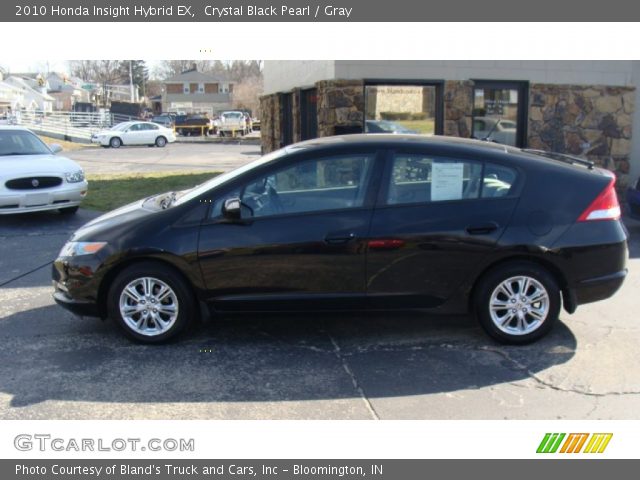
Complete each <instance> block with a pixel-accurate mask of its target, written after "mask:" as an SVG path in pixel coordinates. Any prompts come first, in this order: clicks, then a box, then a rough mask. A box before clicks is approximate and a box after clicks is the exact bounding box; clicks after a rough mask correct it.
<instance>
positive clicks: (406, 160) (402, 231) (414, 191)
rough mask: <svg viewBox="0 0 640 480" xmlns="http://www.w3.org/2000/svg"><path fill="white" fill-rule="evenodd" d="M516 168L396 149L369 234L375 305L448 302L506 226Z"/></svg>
mask: <svg viewBox="0 0 640 480" xmlns="http://www.w3.org/2000/svg"><path fill="white" fill-rule="evenodd" d="M519 178H520V176H519V174H518V172H517V170H515V169H513V168H510V167H507V166H504V165H500V164H497V163H492V162H488V161H481V160H475V159H469V158H455V157H451V156H439V155H434V154H431V153H429V151H428V150H426V151H415V150H414V151H405V152H403V151H394V152H389V154H388V156H387V164H386V169H385V174H384V176H383V179H382V187H381V189H380V194H379V197H378V204H377V206H376V208H375V211H374V214H373V218H372V223H371V230H370V234H369V241H368V254H367V293H368V296H369V303H370V306H372V307H374V308H381V307H385V306H396V307H401V308H434V307H438V306H439V305H441V304H442V303H444V302H445V301H446V300H447V299H448V298H449V297H451V296H452V295H453V293H454V292H455V291H456V289H457V288H458V287H459V286H460V285H461V284H462V283H463V281H464V280H465V279H466V278H467V277H468V276H469V275H470V273H471V272H472V271H473V269H474V266H475V265H477V263H478V262H479V261H480V260H481V259H482V258H483V257H484V256H485V255H487V254H488V253H489V252H491V251H492V250H493V249H494V247H495V245H496V242H497V241H498V239H499V238H500V236H501V235H502V233H503V232H504V229H505V227H506V226H507V224H508V222H509V219H510V218H511V215H512V213H513V211H514V208H515V206H516V203H517V190H518V188H519V185H518V182H519Z"/></svg>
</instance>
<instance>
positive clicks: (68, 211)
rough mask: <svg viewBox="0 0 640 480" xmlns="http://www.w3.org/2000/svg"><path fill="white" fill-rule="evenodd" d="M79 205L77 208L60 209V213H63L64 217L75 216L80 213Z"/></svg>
mask: <svg viewBox="0 0 640 480" xmlns="http://www.w3.org/2000/svg"><path fill="white" fill-rule="evenodd" d="M78 208H80V207H78V205H76V206H75V207H67V208H59V209H58V211H59V212H60V213H62V214H63V215H73V214H74V213H76V212H77V211H78Z"/></svg>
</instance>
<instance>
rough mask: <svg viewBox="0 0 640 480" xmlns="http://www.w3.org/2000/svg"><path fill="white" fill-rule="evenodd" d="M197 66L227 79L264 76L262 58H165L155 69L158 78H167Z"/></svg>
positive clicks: (203, 71) (240, 79)
mask: <svg viewBox="0 0 640 480" xmlns="http://www.w3.org/2000/svg"><path fill="white" fill-rule="evenodd" d="M194 67H195V68H196V69H197V70H198V71H199V72H202V73H209V74H211V75H213V76H216V77H220V78H222V79H225V80H232V81H234V82H240V81H242V80H243V79H245V78H249V77H261V76H262V60H163V61H162V62H160V64H159V65H158V66H157V67H156V69H155V70H154V75H155V77H156V78H158V79H166V78H169V77H173V76H175V75H179V74H180V73H182V72H185V71H187V70H191V69H192V68H194Z"/></svg>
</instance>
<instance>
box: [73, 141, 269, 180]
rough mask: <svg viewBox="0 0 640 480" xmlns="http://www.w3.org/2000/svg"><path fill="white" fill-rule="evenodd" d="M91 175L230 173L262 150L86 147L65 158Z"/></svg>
mask: <svg viewBox="0 0 640 480" xmlns="http://www.w3.org/2000/svg"><path fill="white" fill-rule="evenodd" d="M62 155H64V156H66V157H68V158H70V159H72V160H74V161H76V162H77V163H78V164H79V165H80V166H81V167H82V168H83V169H84V171H85V172H86V173H88V174H112V173H145V172H148V171H150V170H153V171H171V172H176V171H183V170H186V171H191V172H201V171H213V170H215V171H227V170H233V169H234V168H236V167H239V166H240V165H243V164H245V163H247V162H250V161H252V160H255V159H256V158H258V157H259V156H260V146H259V145H254V144H235V143H215V144H210V143H209V144H207V143H172V144H170V145H167V146H166V147H164V148H156V147H153V148H149V147H146V146H142V147H121V148H118V149H112V148H100V147H86V148H81V149H79V150H73V151H69V152H65V153H64V154H62Z"/></svg>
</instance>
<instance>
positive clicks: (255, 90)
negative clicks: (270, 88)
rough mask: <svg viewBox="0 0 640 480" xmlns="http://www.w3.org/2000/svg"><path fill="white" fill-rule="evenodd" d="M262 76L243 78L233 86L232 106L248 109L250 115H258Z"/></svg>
mask: <svg viewBox="0 0 640 480" xmlns="http://www.w3.org/2000/svg"><path fill="white" fill-rule="evenodd" d="M262 92H263V86H262V77H261V76H260V77H257V76H252V77H248V78H245V79H244V80H242V81H240V82H239V83H237V84H236V85H235V86H234V87H233V106H234V108H237V109H240V110H250V111H251V115H253V116H258V115H259V109H260V95H262Z"/></svg>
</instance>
